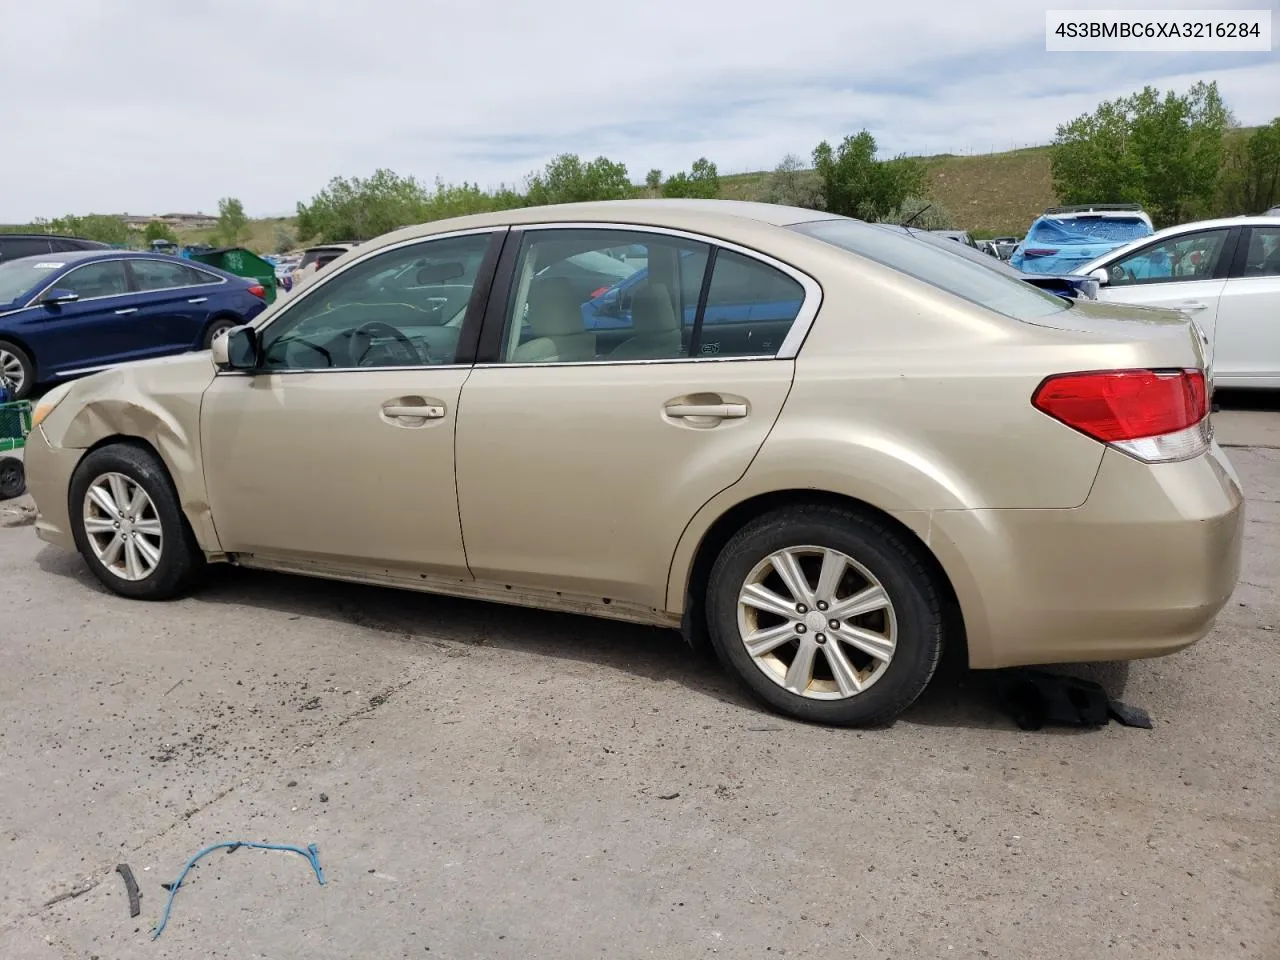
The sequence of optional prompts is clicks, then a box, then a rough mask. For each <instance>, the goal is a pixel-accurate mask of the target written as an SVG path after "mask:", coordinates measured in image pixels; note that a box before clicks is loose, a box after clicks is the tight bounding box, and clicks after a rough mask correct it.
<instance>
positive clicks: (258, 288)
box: [249, 283, 267, 300]
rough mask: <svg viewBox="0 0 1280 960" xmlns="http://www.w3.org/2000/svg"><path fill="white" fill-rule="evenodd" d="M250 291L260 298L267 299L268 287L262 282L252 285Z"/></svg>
mask: <svg viewBox="0 0 1280 960" xmlns="http://www.w3.org/2000/svg"><path fill="white" fill-rule="evenodd" d="M249 292H250V293H252V294H253V295H254V296H255V297H258V298H259V299H260V300H265V299H267V288H266V287H264V286H263V285H262V284H260V283H255V284H254V285H253V286H252V287H250V288H249Z"/></svg>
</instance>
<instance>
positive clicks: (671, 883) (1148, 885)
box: [0, 410, 1280, 960]
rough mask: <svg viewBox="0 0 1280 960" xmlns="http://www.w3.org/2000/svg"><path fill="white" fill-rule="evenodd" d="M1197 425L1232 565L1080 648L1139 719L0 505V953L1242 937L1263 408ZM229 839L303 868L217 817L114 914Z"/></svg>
mask: <svg viewBox="0 0 1280 960" xmlns="http://www.w3.org/2000/svg"><path fill="white" fill-rule="evenodd" d="M1218 429H1219V435H1220V437H1221V439H1222V440H1223V442H1224V443H1227V444H1230V445H1231V447H1230V449H1229V451H1228V453H1229V455H1230V457H1231V459H1232V461H1233V462H1234V463H1235V464H1236V466H1237V468H1238V470H1239V471H1240V473H1241V475H1242V477H1243V479H1244V482H1245V484H1246V487H1247V491H1248V493H1249V495H1250V504H1249V524H1248V543H1247V557H1246V561H1245V569H1244V573H1243V580H1242V583H1241V584H1240V587H1239V589H1238V591H1237V593H1236V596H1235V597H1234V598H1233V600H1232V602H1231V603H1230V605H1229V606H1228V608H1227V609H1226V610H1225V611H1224V613H1223V615H1222V617H1221V619H1220V621H1219V625H1218V627H1217V628H1216V629H1215V631H1214V632H1213V633H1212V634H1211V635H1210V636H1209V637H1208V638H1207V639H1206V640H1204V641H1203V642H1202V643H1200V644H1198V645H1196V646H1195V647H1193V648H1192V649H1190V650H1188V651H1185V652H1184V653H1181V654H1178V655H1176V656H1173V657H1168V658H1165V659H1161V660H1155V661H1146V662H1140V663H1134V664H1132V665H1110V666H1103V667H1097V668H1087V667H1086V668H1080V669H1083V670H1085V671H1086V672H1087V673H1088V674H1089V675H1091V676H1094V677H1096V678H1098V679H1100V680H1102V681H1103V682H1104V683H1105V684H1106V685H1107V687H1108V689H1109V690H1110V691H1111V692H1112V693H1114V694H1116V695H1120V696H1123V697H1124V698H1125V699H1126V700H1127V701H1129V702H1131V703H1134V704H1137V705H1140V706H1142V707H1145V708H1146V709H1148V710H1149V711H1150V712H1151V713H1152V715H1153V717H1154V718H1155V721H1156V724H1155V728H1154V729H1153V730H1151V731H1145V730H1137V729H1128V728H1123V727H1120V726H1117V725H1111V726H1108V727H1105V728H1103V729H1100V730H1096V731H1080V730H1047V731H1042V732H1038V733H1027V732H1022V731H1019V730H1018V729H1016V728H1015V727H1014V726H1013V725H1012V724H1011V723H1010V722H1009V721H1008V720H1006V719H1005V718H1003V717H1002V716H1001V715H1000V714H999V713H998V712H996V711H995V710H994V709H993V707H992V705H991V701H990V696H989V685H990V679H989V676H988V675H983V674H968V675H966V674H965V673H963V672H962V671H957V672H953V673H951V674H947V675H943V676H940V677H939V679H938V681H937V682H935V683H934V685H933V686H932V687H931V688H930V690H929V692H928V693H927V694H926V695H925V697H924V699H923V700H922V701H921V702H920V703H919V704H917V706H916V707H914V708H913V709H912V710H911V711H909V712H908V713H907V714H906V715H905V716H904V717H903V718H902V719H901V720H900V721H899V722H898V723H897V724H895V725H894V726H893V727H892V728H890V729H888V730H884V731H878V732H856V731H840V730H829V729H823V728H817V727H811V726H804V725H801V724H797V723H793V722H790V721H788V720H784V719H782V718H779V717H776V716H773V715H771V714H768V713H764V712H762V711H761V710H759V709H757V708H756V707H755V706H753V705H751V704H749V703H748V702H746V701H745V700H744V699H743V698H742V696H740V695H739V693H738V692H737V690H736V689H735V688H734V687H733V686H732V685H731V684H730V683H729V682H728V681H727V680H726V679H725V678H724V677H723V676H722V675H721V674H720V672H719V670H718V669H717V668H716V667H715V666H714V665H713V664H710V663H708V662H707V661H705V660H703V659H700V658H699V657H697V656H695V655H694V654H692V653H691V652H689V651H688V650H687V649H686V648H685V647H684V646H683V645H682V643H681V642H680V640H679V639H678V638H677V637H676V636H674V635H672V634H667V633H663V632H659V631H653V630H647V629H640V628H634V627H630V626H624V625H616V624H609V623H603V622H597V621H593V620H588V619H579V618H575V617H569V616H558V615H548V614H541V613H531V612H526V611H519V610H513V609H507V608H502V607H497V606H486V605H483V604H478V603H471V602H465V601H458V600H446V599H435V598H430V597H424V596H416V595H408V594H397V593H393V592H388V591H382V590H375V589H365V588H359V587H354V586H347V585H341V584H328V583H321V582H316V581H306V580H301V579H295V578H288V577H283V576H270V575H263V574H251V573H247V572H241V571H231V570H228V571H221V572H220V573H219V575H218V576H216V577H214V579H213V582H212V583H211V584H210V585H209V587H208V588H207V589H205V590H204V591H203V592H201V593H200V594H199V595H198V596H195V597H192V598H190V599H186V600H183V601H181V602H176V603H171V604H163V605H149V606H143V605H139V604H136V603H131V602H129V601H126V600H121V599H117V598H115V597H113V596H108V595H107V594H105V593H104V592H103V591H102V590H101V589H100V588H99V587H98V586H97V585H96V582H94V581H92V580H91V578H90V577H89V575H88V573H87V572H86V571H85V569H84V567H83V566H82V565H81V563H80V562H79V560H78V559H77V558H76V557H74V556H71V555H67V554H64V553H61V552H59V551H57V550H55V549H53V548H51V547H46V546H45V545H43V544H41V543H39V542H38V541H37V540H36V539H35V538H34V536H33V535H32V532H31V529H30V527H29V526H26V525H24V524H25V520H26V518H25V516H24V514H23V512H22V503H21V501H18V502H14V503H10V504H5V505H0V850H3V851H4V852H5V857H4V860H3V863H4V865H5V867H6V870H5V874H4V875H5V879H6V883H5V885H4V887H3V888H2V889H0V957H3V958H5V960H27V958H54V960H71V958H75V960H90V958H99V960H129V958H135V957H148V958H166V957H175V958H176V957H182V958H190V957H202V958H204V957H225V958H235V960H248V958H259V957H263V958H265V957H272V958H294V957H299V958H300V957H308V958H335V960H336V958H343V960H349V958H353V957H360V958H378V960H382V958H398V957H428V958H430V957H437V958H486V960H488V958H521V960H523V958H528V957H554V958H579V957H608V958H610V960H616V958H629V957H680V958H691V957H696V956H712V955H716V956H722V957H732V958H736V957H759V958H769V957H773V956H793V957H859V958H893V960H898V958H905V957H910V958H931V957H947V958H955V960H960V958H984V957H992V958H1012V960H1027V958H1031V957H1049V956H1051V957H1053V958H1055V960H1075V958H1079V960H1086V958H1088V960H1095V958H1097V957H1103V956H1105V957H1125V958H1135V960H1136V958H1141V960H1155V958H1164V957H1188V958H1190V957H1194V958H1197V960H1201V958H1218V957H1223V958H1232V960H1254V958H1256V960H1276V958H1277V957H1280V900H1278V897H1280V890H1278V884H1280V866H1278V864H1280V820H1278V817H1277V815H1278V813H1280V769H1278V767H1280V751H1278V750H1277V730H1280V693H1278V692H1277V683H1276V680H1277V676H1280V669H1278V668H1280V649H1278V646H1277V644H1278V643H1280V601H1278V600H1277V584H1280V537H1278V536H1277V531H1278V530H1280V414H1278V413H1276V412H1274V411H1265V410H1264V411H1251V412H1235V411H1232V412H1228V413H1225V414H1221V415H1219V417H1218ZM237 839H244V840H263V841H272V842H282V843H293V844H301V845H306V844H308V843H316V844H317V845H318V847H319V851H320V859H321V862H322V863H323V865H324V869H325V873H326V877H327V883H326V885H324V886H320V885H319V884H317V882H316V879H315V877H314V875H313V874H312V873H311V871H310V868H309V867H308V866H307V863H306V862H305V861H304V860H303V859H302V858H301V857H298V856H296V855H293V854H288V853H278V852H271V851H262V850H251V849H241V850H239V851H236V852H235V853H233V854H227V853H224V852H222V851H219V852H217V853H214V854H211V855H210V856H209V857H208V858H206V859H205V860H202V861H201V863H200V865H199V866H198V867H197V868H196V869H195V870H194V871H193V872H192V875H191V877H189V878H188V880H187V882H186V883H184V885H183V887H182V890H181V893H180V894H179V895H178V897H177V898H176V900H175V903H174V907H173V914H172V918H171V920H170V922H169V926H168V928H167V929H166V930H165V932H164V934H163V936H162V937H161V938H160V939H159V940H158V941H156V942H154V943H152V942H150V940H149V930H150V928H151V926H152V924H153V923H154V922H155V921H156V920H157V919H158V918H159V916H160V913H161V911H162V910H163V907H164V903H165V896H166V894H165V891H164V890H163V889H162V887H161V883H162V882H164V881H171V880H173V879H174V878H175V877H176V876H177V874H178V871H179V870H180V869H181V867H182V864H183V863H184V862H185V861H186V860H187V858H188V857H190V856H191V855H192V854H194V853H195V852H196V851H198V850H199V849H201V848H202V847H204V846H206V845H207V844H210V843H214V842H218V841H224V840H237ZM117 863H128V864H129V865H131V867H132V869H133V871H134V873H135V874H136V876H137V878H138V882H139V885H140V886H141V888H142V893H143V899H142V912H141V915H140V916H139V917H137V918H136V919H130V917H129V911H128V907H127V900H126V897H125V891H124V884H123V882H122V881H121V878H120V877H119V876H118V875H117V874H115V873H113V870H114V868H115V866H116V864H117Z"/></svg>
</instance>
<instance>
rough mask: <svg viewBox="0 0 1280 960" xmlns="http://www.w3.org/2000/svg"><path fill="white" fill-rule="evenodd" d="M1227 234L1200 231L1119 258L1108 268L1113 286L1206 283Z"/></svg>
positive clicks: (1210, 276)
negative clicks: (1190, 281)
mask: <svg viewBox="0 0 1280 960" xmlns="http://www.w3.org/2000/svg"><path fill="white" fill-rule="evenodd" d="M1226 240H1227V231H1226V230H1225V229H1223V230H1200V231H1197V232H1195V233H1185V234H1182V235H1181V236H1178V237H1170V238H1169V239H1168V240H1162V241H1160V242H1159V243H1153V244H1152V245H1151V246H1149V247H1143V248H1142V249H1141V250H1138V251H1137V252H1135V253H1131V254H1129V255H1128V256H1126V257H1121V258H1120V259H1119V260H1116V261H1115V262H1114V263H1112V264H1111V265H1110V266H1109V267H1107V282H1108V283H1110V285H1111V286H1113V287H1127V286H1133V285H1134V284H1147V283H1180V282H1183V281H1187V280H1209V279H1211V278H1212V277H1213V275H1214V270H1216V269H1217V266H1218V259H1219V258H1220V257H1221V256H1222V246H1223V244H1224V243H1226Z"/></svg>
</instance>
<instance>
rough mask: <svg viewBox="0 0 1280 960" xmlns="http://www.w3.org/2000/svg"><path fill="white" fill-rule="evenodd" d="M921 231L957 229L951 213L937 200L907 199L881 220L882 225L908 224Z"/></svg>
mask: <svg viewBox="0 0 1280 960" xmlns="http://www.w3.org/2000/svg"><path fill="white" fill-rule="evenodd" d="M908 221H910V223H911V226H912V227H916V228H918V229H920V230H950V229H952V228H953V227H955V225H956V224H955V218H954V217H952V215H951V211H950V210H948V209H947V208H946V207H944V206H943V205H942V204H940V203H938V202H937V201H935V200H926V199H925V198H924V197H907V199H906V200H904V201H902V203H901V205H899V207H898V209H896V210H892V211H890V212H889V213H888V214H886V215H885V216H882V217H880V218H879V222H880V223H907V222H908Z"/></svg>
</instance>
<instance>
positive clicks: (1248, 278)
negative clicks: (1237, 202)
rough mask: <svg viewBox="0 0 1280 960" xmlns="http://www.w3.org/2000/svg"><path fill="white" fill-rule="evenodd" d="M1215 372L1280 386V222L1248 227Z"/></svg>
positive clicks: (1230, 284) (1223, 310) (1231, 380)
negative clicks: (1279, 224)
mask: <svg viewBox="0 0 1280 960" xmlns="http://www.w3.org/2000/svg"><path fill="white" fill-rule="evenodd" d="M1215 340H1216V347H1215V350H1214V356H1213V366H1214V376H1215V377H1216V378H1218V379H1220V380H1222V381H1223V385H1224V386H1229V387H1270V388H1276V387H1280V226H1274V225H1273V226H1253V227H1246V228H1245V232H1244V234H1243V235H1242V236H1241V238H1240V244H1239V246H1238V247H1237V248H1236V257H1235V262H1234V263H1233V264H1232V269H1231V273H1230V276H1229V277H1228V278H1227V285H1226V289H1224V290H1223V291H1222V299H1221V301H1220V303H1219V306H1218V328H1217V336H1216V337H1215Z"/></svg>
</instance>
